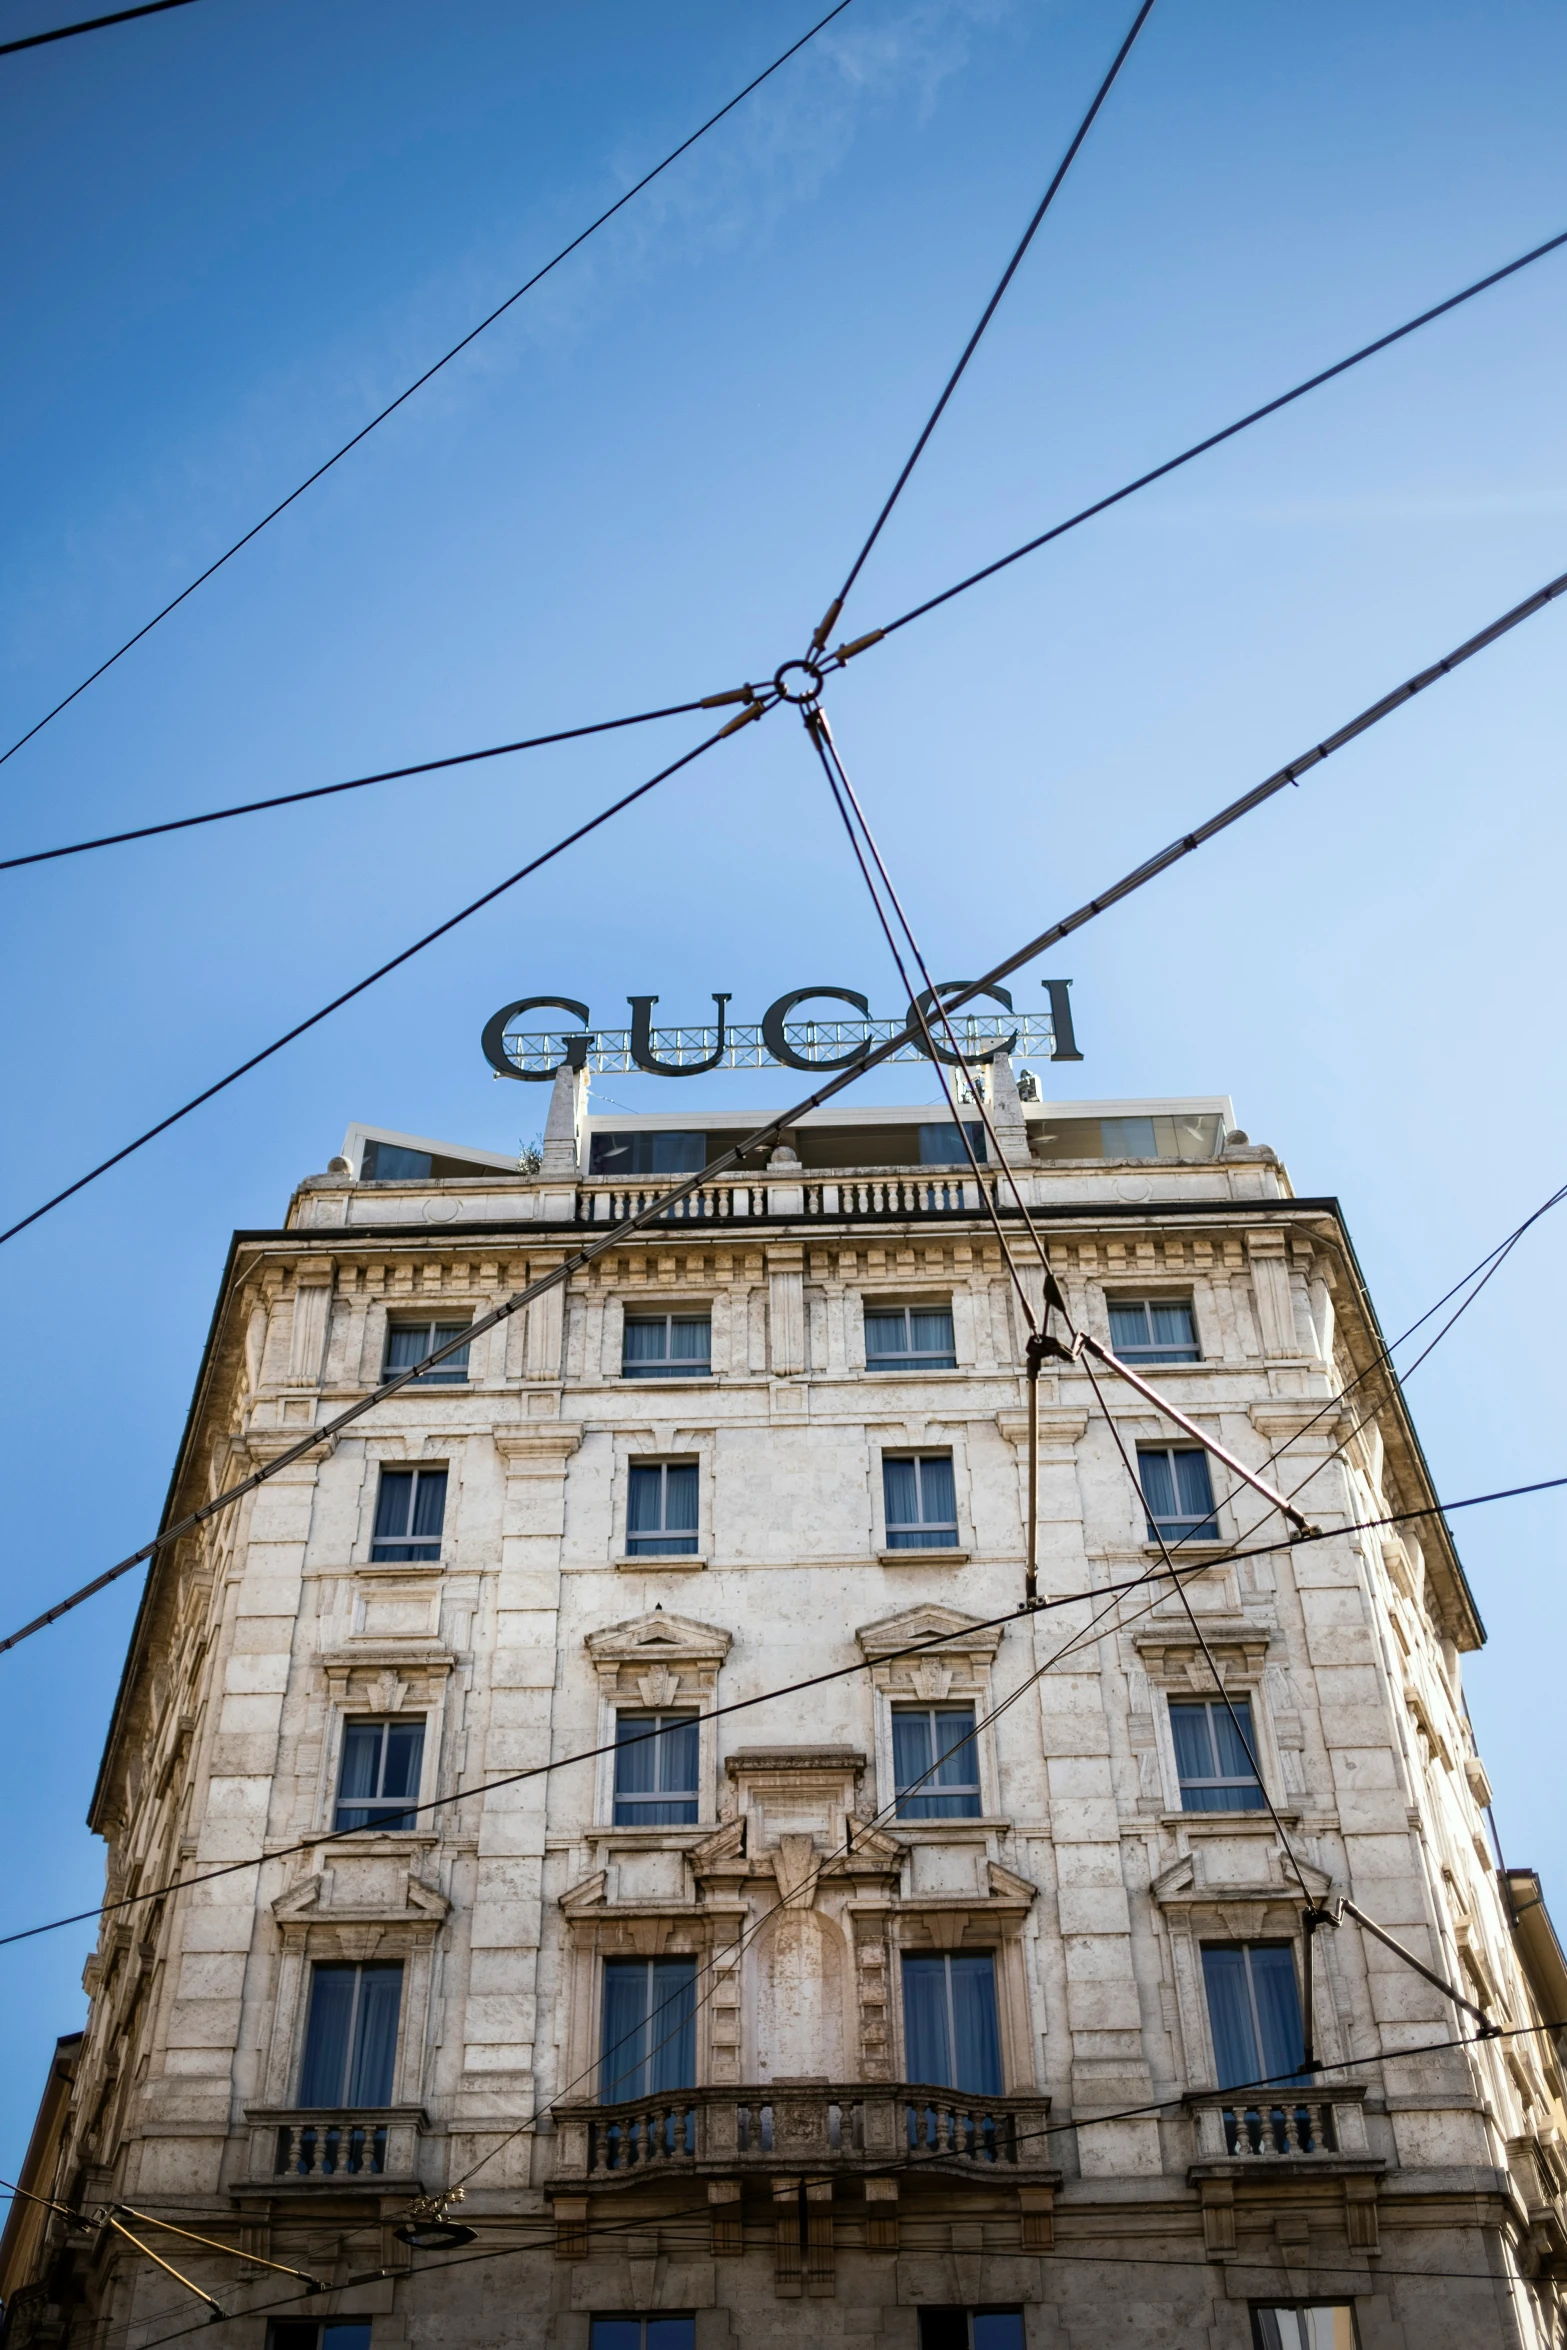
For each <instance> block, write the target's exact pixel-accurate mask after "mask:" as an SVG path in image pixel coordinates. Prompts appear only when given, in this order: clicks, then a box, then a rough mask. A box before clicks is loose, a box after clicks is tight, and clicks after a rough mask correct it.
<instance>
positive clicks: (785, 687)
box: [773, 660, 825, 709]
mask: <svg viewBox="0 0 1567 2350" xmlns="http://www.w3.org/2000/svg"><path fill="white" fill-rule="evenodd" d="M795 670H798V671H799V673H800V678H801V680H802V681H803V682H804V691H803V692H801V691H798V690H797V689H796V687H795V685H793V684H791V683H788V682H786V681H787V680H788V679H789V678H790V676H791V673H792V672H793V671H795ZM824 682H825V680H824V678H823V675H822V672H821V670H820V669H819V668H818V666H817V664H816V663H815V662H814V661H809V660H807V661H786V662H785V663H784V665H783V667H782V668H781V669H779V670H776V671H775V672H774V675H773V685H774V688H775V689H776V691H777V694H778V697H779V699H780V701H784V702H793V703H794V704H795V706H796V707H797V708H812V709H813V708H814V707H815V705H816V704H817V702H819V701H820V699H821V692H822V686H823V684H824Z"/></svg>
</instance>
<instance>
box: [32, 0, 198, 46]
mask: <svg viewBox="0 0 1567 2350" xmlns="http://www.w3.org/2000/svg"><path fill="white" fill-rule="evenodd" d="M190 4H191V0H141V6H140V7H139V8H117V9H116V10H115V11H114V13H113V15H112V16H88V17H84V18H83V19H82V21H81V23H80V24H61V25H56V26H55V28H54V31H53V32H52V33H27V34H25V35H24V36H23V38H22V39H21V40H20V41H0V57H11V56H14V55H15V53H16V51H17V50H18V49H41V48H43V46H44V44H45V43H46V42H48V41H69V40H73V39H74V38H75V36H76V35H77V34H78V33H101V32H102V31H103V28H104V26H105V25H111V24H129V23H130V21H131V18H132V17H133V16H161V15H162V14H163V12H164V10H165V9H166V8H188V7H189V6H190Z"/></svg>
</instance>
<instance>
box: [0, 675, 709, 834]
mask: <svg viewBox="0 0 1567 2350" xmlns="http://www.w3.org/2000/svg"><path fill="white" fill-rule="evenodd" d="M708 707H709V705H708V704H707V703H705V702H671V703H669V704H668V706H667V707H666V708H664V709H662V710H637V711H634V712H633V713H632V715H631V716H630V717H629V718H599V719H596V720H594V722H593V723H592V724H591V725H589V726H563V727H560V728H558V729H557V730H556V732H555V733H554V734H531V735H525V736H523V737H522V738H520V739H519V740H518V741H516V742H511V743H492V744H490V745H489V747H488V748H487V749H485V750H482V751H451V752H448V753H447V754H446V756H445V757H444V758H440V759H418V760H416V761H415V762H414V763H413V765H412V766H408V767H383V768H381V769H380V770H379V772H378V773H376V774H374V775H352V776H350V777H349V778H348V780H347V782H346V783H316V784H312V785H311V786H310V788H309V789H308V790H307V791H288V792H275V793H274V794H273V795H272V797H271V798H270V799H265V800H242V801H241V802H240V803H239V805H238V806H237V807H233V808H209V809H207V810H206V812H205V813H204V814H202V815H200V816H171V817H170V818H169V819H168V820H167V821H166V822H165V823H162V824H138V825H137V826H136V827H135V828H134V829H133V830H132V831H130V832H106V833H102V834H100V835H99V837H98V838H97V839H96V840H73V841H67V842H66V843H65V845H64V847H62V848H57V849H33V850H31V851H29V853H28V854H27V855H26V856H23V857H0V873H12V872H15V870H16V869H17V867H18V866H20V865H47V864H50V863H52V861H53V860H54V859H55V858H56V857H80V856H83V855H84V854H85V853H86V851H87V850H88V849H116V848H119V847H121V846H122V845H123V844H124V843H125V842H126V841H132V840H152V839H154V838H156V836H157V835H158V834H159V833H163V832H189V831H190V830H191V829H192V827H193V826H195V825H198V824H221V823H223V822H224V821H225V820H226V819H227V818H228V817H230V816H257V815H260V814H261V813H262V812H263V811H264V810H266V809H268V808H295V807H298V805H299V803H300V802H301V801H302V800H330V799H333V798H335V796H336V795H337V794H338V793H339V792H345V791H363V790H364V789H365V787H366V785H367V784H372V783H398V782H401V781H402V779H403V778H404V777H405V776H409V775H434V774H435V773H437V772H438V771H439V770H440V769H442V768H447V767H471V766H473V765H474V764H475V763H476V762H477V761H479V760H481V759H504V758H507V757H509V756H510V755H511V753H512V752H514V751H541V750H547V749H548V748H549V746H550V745H551V744H553V743H573V742H581V741H582V740H583V738H584V737H585V736H587V735H593V734H617V733H619V732H620V731H621V730H622V729H624V728H625V727H628V726H647V725H650V724H651V723H652V721H653V720H654V719H655V718H684V717H686V716H687V715H688V714H689V713H690V712H692V711H695V710H703V709H706V708H708Z"/></svg>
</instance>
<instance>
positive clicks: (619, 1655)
mask: <svg viewBox="0 0 1567 2350" xmlns="http://www.w3.org/2000/svg"><path fill="white" fill-rule="evenodd" d="M732 1645H733V1640H732V1636H731V1635H730V1634H729V1633H728V1632H725V1631H722V1630H721V1629H720V1628H719V1626H718V1625H717V1624H700V1623H698V1622H697V1621H696V1619H695V1617H693V1616H667V1615H665V1613H664V1611H663V1609H662V1608H655V1609H654V1610H653V1612H652V1614H651V1615H646V1616H632V1617H631V1618H630V1619H629V1621H627V1622H626V1623H624V1624H606V1625H605V1626H604V1628H603V1629H602V1631H598V1632H590V1633H589V1634H588V1638H587V1647H588V1654H589V1655H590V1656H591V1657H592V1659H593V1662H594V1663H595V1664H596V1665H608V1664H615V1665H619V1664H645V1665H647V1666H648V1667H653V1666H657V1665H678V1664H680V1663H690V1664H707V1665H721V1664H722V1663H723V1661H724V1659H725V1657H726V1656H727V1655H728V1654H729V1651H730V1648H731V1647H732Z"/></svg>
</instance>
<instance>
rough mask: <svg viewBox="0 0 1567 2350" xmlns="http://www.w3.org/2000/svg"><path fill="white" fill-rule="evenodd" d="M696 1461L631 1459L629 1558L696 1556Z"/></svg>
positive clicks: (628, 1522) (627, 1533) (627, 1509)
mask: <svg viewBox="0 0 1567 2350" xmlns="http://www.w3.org/2000/svg"><path fill="white" fill-rule="evenodd" d="M696 1538H697V1464H696V1462H695V1461H633V1462H632V1464H631V1483H630V1491H629V1494H628V1498H627V1504H626V1556H627V1557H628V1558H634V1559H635V1558H658V1557H664V1558H695V1556H696Z"/></svg>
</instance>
